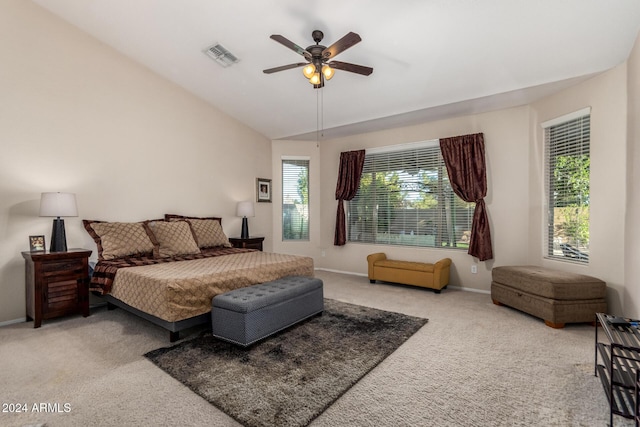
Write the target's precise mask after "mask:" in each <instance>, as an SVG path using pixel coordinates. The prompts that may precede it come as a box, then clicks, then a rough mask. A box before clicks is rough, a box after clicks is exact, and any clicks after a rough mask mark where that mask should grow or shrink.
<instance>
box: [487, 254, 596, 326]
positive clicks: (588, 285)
mask: <svg viewBox="0 0 640 427" xmlns="http://www.w3.org/2000/svg"><path fill="white" fill-rule="evenodd" d="M491 273H492V281H491V298H492V299H493V303H494V304H497V305H506V306H509V307H512V308H515V309H518V310H520V311H524V312H525V313H529V314H531V315H532V316H536V317H539V318H540V319H542V320H544V323H545V324H546V325H547V326H550V327H552V328H562V327H564V325H565V323H581V322H595V317H596V313H606V312H607V300H606V295H607V285H606V283H605V282H603V281H602V280H600V279H596V278H595V277H591V276H585V275H583V274H575V273H570V272H566V271H559V270H552V269H549V268H543V267H537V266H531V265H525V266H504V267H494V268H493V270H492V272H491Z"/></svg>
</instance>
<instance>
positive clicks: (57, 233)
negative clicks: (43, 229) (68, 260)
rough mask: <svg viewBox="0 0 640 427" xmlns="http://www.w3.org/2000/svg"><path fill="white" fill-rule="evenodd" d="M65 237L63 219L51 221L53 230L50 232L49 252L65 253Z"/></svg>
mask: <svg viewBox="0 0 640 427" xmlns="http://www.w3.org/2000/svg"><path fill="white" fill-rule="evenodd" d="M66 251H67V236H66V234H65V232H64V219H60V218H56V219H54V220H53V229H52V230H51V247H50V249H49V252H66Z"/></svg>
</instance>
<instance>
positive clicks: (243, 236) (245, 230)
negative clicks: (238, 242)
mask: <svg viewBox="0 0 640 427" xmlns="http://www.w3.org/2000/svg"><path fill="white" fill-rule="evenodd" d="M240 238H241V239H248V238H249V221H247V217H246V216H245V217H243V218H242V233H240Z"/></svg>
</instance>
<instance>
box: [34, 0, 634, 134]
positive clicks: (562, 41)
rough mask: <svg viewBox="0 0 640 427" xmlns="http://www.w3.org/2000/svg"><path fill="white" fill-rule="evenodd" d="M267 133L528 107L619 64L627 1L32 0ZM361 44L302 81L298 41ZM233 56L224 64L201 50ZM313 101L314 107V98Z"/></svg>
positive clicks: (629, 28)
mask: <svg viewBox="0 0 640 427" xmlns="http://www.w3.org/2000/svg"><path fill="white" fill-rule="evenodd" d="M34 1H35V3H37V4H39V5H41V6H42V7H44V8H46V9H48V10H50V11H51V12H53V13H54V14H56V15H59V16H60V17H61V18H63V19H65V20H67V21H69V22H70V23H72V24H73V25H75V26H77V27H79V28H81V29H83V30H84V31H86V32H88V33H90V34H92V35H93V36H95V37H96V38H97V39H99V40H101V41H102V42H104V43H106V44H107V45H110V46H112V47H113V48H114V49H116V50H118V51H120V52H122V53H123V54H125V55H126V56H128V57H130V58H132V59H134V60H135V61H138V62H140V63H141V64H144V65H145V66H147V67H148V68H150V69H152V70H154V71H155V72H156V73H158V74H160V75H162V76H164V77H165V78H167V79H168V80H171V81H173V82H175V83H176V84H178V85H180V86H182V87H184V88H185V89H187V90H188V91H190V92H192V93H194V94H195V95H197V96H198V97H200V98H202V99H204V100H206V101H207V102H209V103H210V104H212V105H214V106H216V107H217V108H219V109H220V110H222V111H224V112H226V113H227V114H229V115H230V116H233V117H235V118H236V119H238V120H239V121H241V122H243V123H245V124H246V125H248V126H250V127H251V128H253V129H255V130H257V131H258V132H260V133H262V134H264V135H265V136H267V137H268V138H271V139H279V138H287V137H294V136H295V137H297V138H299V139H315V138H316V136H317V135H316V130H317V129H318V125H319V124H320V126H321V127H322V128H323V129H324V132H323V134H324V138H331V137H337V136H345V135H349V134H354V133H360V132H363V131H371V130H380V129H384V128H389V127H395V126H402V125H407V124H415V123H419V122H423V121H426V120H432V119H436V118H443V117H451V116H455V115H461V114H469V113H476V112H482V111H489V110H493V109H498V108H505V107H511V106H516V105H522V104H526V103H529V102H531V101H533V100H535V99H538V98H540V97H542V96H546V95H547V94H549V93H552V92H553V91H557V90H559V89H561V88H564V87H567V86H568V85H570V84H575V83H576V82H578V81H580V80H583V79H585V78H587V77H589V76H591V75H593V74H595V73H599V72H602V71H604V70H607V69H609V68H612V67H614V66H616V65H618V64H620V63H622V62H624V61H625V60H626V59H627V57H628V55H629V52H630V50H631V48H632V46H633V43H634V41H635V39H636V36H637V34H638V31H639V30H640V1H638V0H534V1H532V0H395V1H393V2H392V1H376V2H373V1H371V0H324V1H316V2H310V1H300V0H272V1H256V0H181V1H176V0H34ZM314 29H319V30H321V31H323V32H324V35H325V38H324V40H323V41H322V43H321V44H323V45H325V46H329V45H331V44H332V43H333V42H335V41H336V40H338V39H339V38H341V37H342V36H344V35H345V34H346V33H348V32H349V31H353V32H356V33H358V34H359V35H360V36H361V37H362V42H360V43H359V44H357V45H355V46H353V47H351V48H350V49H348V50H346V51H344V52H343V53H341V54H340V55H338V56H337V58H336V59H337V60H339V61H344V62H352V63H356V64H360V65H366V66H371V67H373V68H374V71H373V74H372V75H370V76H368V77H365V76H361V75H358V74H353V73H349V72H345V71H341V70H336V75H335V76H334V77H333V79H332V80H331V81H329V82H327V83H326V85H325V88H324V89H322V90H314V89H313V86H311V85H310V84H309V83H308V82H307V80H306V79H305V78H304V77H303V76H302V72H301V69H300V68H296V69H292V70H287V71H282V72H279V73H275V74H270V75H267V74H264V73H263V72H262V70H263V69H266V68H272V67H276V66H280V65H286V64H292V63H296V62H302V61H303V60H304V58H303V57H302V56H300V55H297V54H296V53H295V52H293V51H292V50H289V49H287V48H285V47H284V46H282V45H281V44H279V43H276V42H275V41H273V40H271V39H270V38H269V36H270V35H271V34H281V35H283V36H284V37H286V38H288V39H289V40H291V41H292V42H294V43H296V44H298V45H300V46H302V47H307V46H309V45H312V44H314V42H313V40H312V38H311V32H312V31H313V30H314ZM214 43H220V44H222V45H223V46H224V47H225V48H226V49H228V50H229V51H230V52H231V53H233V54H234V55H235V56H237V57H238V58H239V59H240V62H238V63H237V64H235V65H233V66H231V67H228V68H223V67H221V66H220V65H218V64H217V63H216V62H215V61H213V60H212V59H210V58H209V57H208V56H206V55H205V54H204V53H203V51H204V50H205V49H206V48H207V47H208V46H210V45H212V44H214ZM320 101H321V103H322V104H323V105H324V108H323V109H322V111H323V114H321V115H319V114H318V113H317V111H318V110H317V107H318V105H319V104H320Z"/></svg>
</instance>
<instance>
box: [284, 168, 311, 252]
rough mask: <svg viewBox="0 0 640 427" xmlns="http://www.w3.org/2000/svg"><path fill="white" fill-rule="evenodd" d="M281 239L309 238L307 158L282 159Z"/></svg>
mask: <svg viewBox="0 0 640 427" xmlns="http://www.w3.org/2000/svg"><path fill="white" fill-rule="evenodd" d="M282 240H309V159H299V158H290V159H282Z"/></svg>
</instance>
